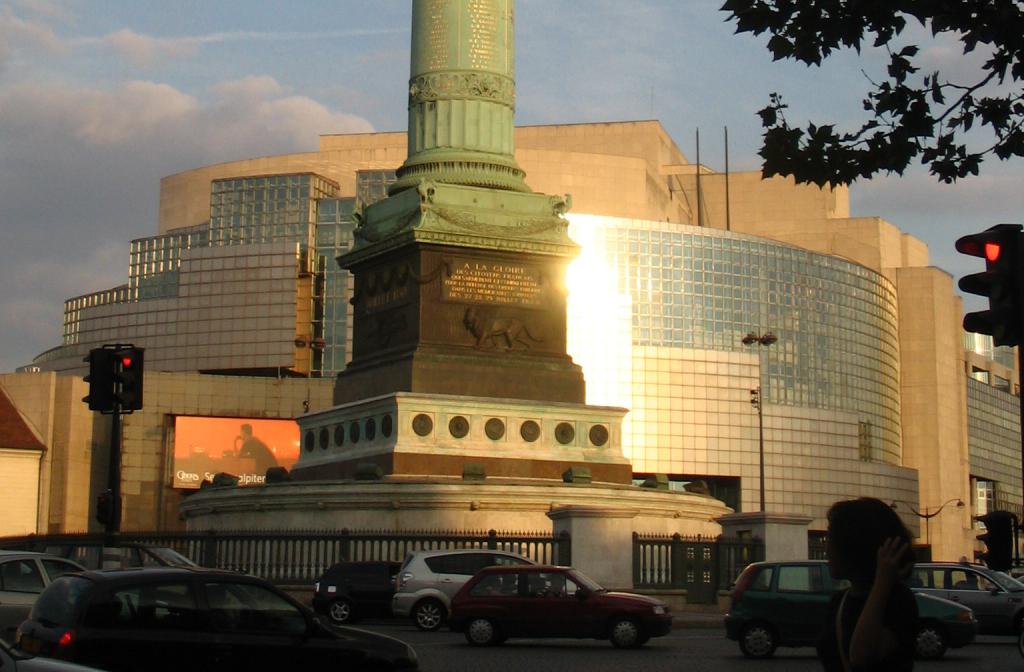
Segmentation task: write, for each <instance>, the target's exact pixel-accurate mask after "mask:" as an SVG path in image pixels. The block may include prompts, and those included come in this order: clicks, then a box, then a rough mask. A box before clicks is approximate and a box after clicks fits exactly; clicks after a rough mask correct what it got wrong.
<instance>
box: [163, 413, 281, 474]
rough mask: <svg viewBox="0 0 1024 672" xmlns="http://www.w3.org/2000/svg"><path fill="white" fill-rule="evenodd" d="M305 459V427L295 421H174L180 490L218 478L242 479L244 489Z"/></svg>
mask: <svg viewBox="0 0 1024 672" xmlns="http://www.w3.org/2000/svg"><path fill="white" fill-rule="evenodd" d="M298 459H299V424H298V423H297V422H295V421H294V420H264V419H257V418H207V417H197V416H187V415H179V416H177V417H176V418H175V419H174V487H175V488H187V489H197V488H199V486H200V485H202V483H203V481H212V480H213V476H214V474H218V473H220V472H225V473H228V474H233V475H235V476H238V484H239V485H262V484H263V483H265V482H266V473H267V469H269V468H270V467H285V468H287V469H291V468H292V466H293V465H294V464H295V462H296V461H298Z"/></svg>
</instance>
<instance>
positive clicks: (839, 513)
mask: <svg viewBox="0 0 1024 672" xmlns="http://www.w3.org/2000/svg"><path fill="white" fill-rule="evenodd" d="M828 531H829V552H834V553H836V554H837V555H838V556H839V557H838V558H837V560H840V561H841V562H842V564H843V566H844V567H846V568H847V570H848V571H849V572H850V573H851V576H850V577H849V578H850V579H853V580H857V579H859V580H861V581H874V579H875V566H876V564H877V561H878V555H877V554H878V548H879V547H880V546H881V545H882V544H883V543H885V540H886V539H889V538H890V537H897V538H899V539H902V540H904V541H906V542H907V552H908V553H911V551H910V543H911V536H910V532H909V531H908V530H907V527H906V526H905V525H904V524H903V521H902V520H900V517H899V516H898V515H897V514H896V512H895V511H893V509H892V507H890V506H889V505H888V504H886V503H885V502H883V501H881V500H878V499H874V498H873V497H861V498H860V499H848V500H844V501H841V502H836V503H835V504H833V505H832V507H831V508H830V509H829V510H828ZM912 559H913V558H912V557H910V558H908V561H912Z"/></svg>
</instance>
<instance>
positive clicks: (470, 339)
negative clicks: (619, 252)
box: [181, 0, 728, 587]
mask: <svg viewBox="0 0 1024 672" xmlns="http://www.w3.org/2000/svg"><path fill="white" fill-rule="evenodd" d="M412 6H413V29H412V57H411V64H412V67H411V74H410V80H409V154H408V157H407V159H406V161H405V163H404V164H403V165H402V167H401V168H400V169H399V170H398V180H397V182H396V183H395V184H394V185H393V187H392V189H391V190H390V194H389V196H388V198H387V199H385V200H383V201H381V202H378V203H375V204H373V205H370V206H368V207H366V208H365V209H364V210H363V211H362V212H361V213H360V215H359V225H358V227H357V229H356V232H355V243H354V245H353V247H352V249H351V251H349V252H348V253H347V254H344V255H342V256H341V257H340V258H339V260H338V262H339V263H340V264H341V266H342V267H344V268H347V269H349V270H350V271H351V272H352V275H353V277H354V281H355V282H354V298H353V304H354V305H353V308H354V324H353V332H354V335H353V339H354V344H353V355H352V361H351V363H350V365H349V366H348V367H347V368H346V369H345V371H344V372H343V373H342V374H341V375H340V376H339V377H338V381H337V384H336V386H335V393H334V403H335V405H334V406H333V407H331V408H329V409H325V410H323V411H318V412H314V413H309V414H306V415H303V416H301V417H300V418H298V422H299V428H300V442H301V450H300V457H299V461H298V462H297V463H296V465H295V468H294V469H293V470H292V477H293V480H292V481H291V482H283V483H275V484H269V485H266V486H261V487H254V488H209V489H206V490H204V491H202V492H200V493H197V494H196V495H194V496H192V497H190V498H189V500H188V501H187V502H184V503H183V504H182V507H181V511H182V515H183V516H184V517H185V519H186V520H187V521H188V526H189V529H193V530H217V529H289V528H295V527H309V526H311V525H317V526H321V527H324V528H325V529H326V528H337V529H341V528H349V529H387V530H394V531H408V530H424V529H428V530H441V529H449V530H474V529H475V530H486V529H503V530H545V529H547V530H553V531H555V532H562V531H565V532H569V533H570V534H572V535H574V536H573V548H574V549H575V550H574V551H573V556H572V557H573V562H574V563H575V564H576V565H577V566H580V567H582V568H583V569H584V570H585V571H590V572H593V573H594V574H595V575H596V576H598V577H600V578H602V579H605V580H606V581H608V582H609V585H613V586H620V587H622V586H627V587H628V586H629V585H631V581H632V576H631V573H630V571H629V565H630V560H631V556H630V554H631V549H632V534H633V533H634V532H637V533H640V534H672V533H674V532H679V533H682V534H703V535H712V536H713V535H715V534H717V533H718V530H719V529H720V527H719V525H718V524H717V523H715V522H714V519H715V518H716V517H717V516H721V515H723V514H725V513H727V512H728V509H727V508H726V507H725V505H724V504H722V502H720V501H718V500H716V499H713V498H711V497H708V496H703V495H695V494H690V493H676V492H669V491H667V490H659V489H652V488H640V487H635V486H633V485H632V484H631V478H632V469H631V466H630V464H629V462H628V460H626V459H625V457H624V456H623V454H622V448H621V437H622V432H621V425H622V418H623V417H624V415H625V414H626V412H627V411H626V409H623V408H611V407H604V406H592V405H587V404H586V403H585V394H584V392H585V389H584V382H583V375H582V372H581V370H580V367H579V366H577V365H576V364H574V363H573V361H572V359H571V358H570V357H569V356H568V354H567V353H566V314H565V313H566V310H565V309H566V289H565V286H564V278H565V269H566V266H567V264H568V263H569V261H570V260H571V259H572V258H573V257H574V256H575V254H576V252H577V247H576V245H575V244H574V243H573V242H572V241H571V240H570V239H569V237H568V227H567V222H566V220H565V218H564V216H563V215H564V213H565V211H566V210H567V209H568V207H569V199H568V197H562V196H546V195H543V194H536V193H533V192H531V191H530V189H529V188H528V187H527V186H526V183H525V181H524V177H525V176H524V174H523V171H522V170H521V169H520V168H519V166H518V165H517V163H516V160H515V157H514V154H513V111H514V108H515V79H514V54H513V42H514V39H513V38H514V15H513V0H413V3H412ZM597 328H598V327H597V325H595V329H597ZM595 337H596V338H599V337H600V335H599V334H595ZM578 544H579V547H578V548H577V545H578Z"/></svg>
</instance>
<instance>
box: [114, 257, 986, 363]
mask: <svg viewBox="0 0 1024 672" xmlns="http://www.w3.org/2000/svg"><path fill="white" fill-rule="evenodd" d="M993 261H994V260H993ZM131 365H132V358H131V357H122V358H121V366H123V367H124V368H126V369H127V368H131Z"/></svg>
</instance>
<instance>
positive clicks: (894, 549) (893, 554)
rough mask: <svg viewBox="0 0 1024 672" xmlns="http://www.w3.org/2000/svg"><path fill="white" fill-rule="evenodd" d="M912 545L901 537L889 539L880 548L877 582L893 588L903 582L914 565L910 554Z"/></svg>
mask: <svg viewBox="0 0 1024 672" xmlns="http://www.w3.org/2000/svg"><path fill="white" fill-rule="evenodd" d="M909 550H910V545H909V544H908V543H907V542H906V541H904V540H903V539H900V538H899V537H889V538H888V539H886V540H885V541H884V542H883V543H882V545H881V546H879V547H878V553H877V555H876V560H877V563H878V564H877V566H876V569H875V582H876V583H877V582H879V581H882V582H884V583H885V585H887V586H892V585H894V584H896V583H898V582H899V581H901V580H902V579H903V578H904V577H905V576H906V575H907V573H908V572H909V571H910V568H911V566H912V565H913V564H914V557H913V555H911V554H910V553H909Z"/></svg>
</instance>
